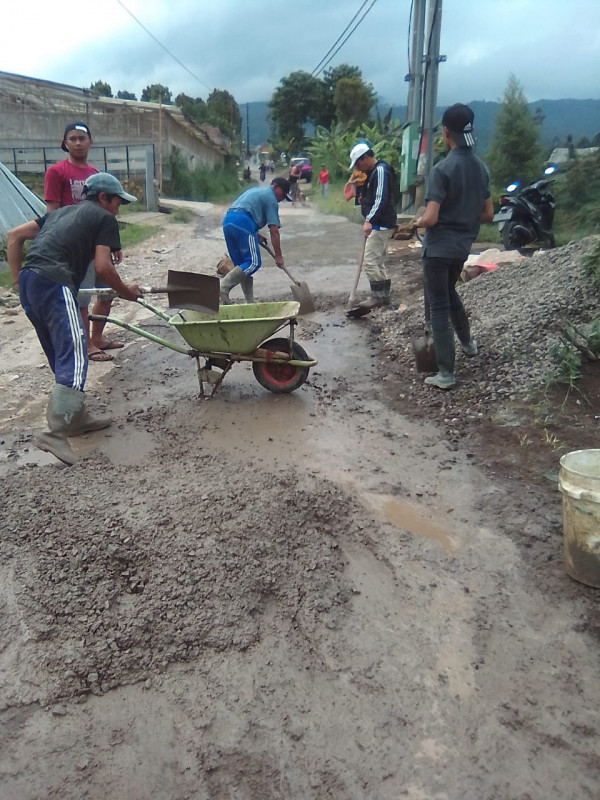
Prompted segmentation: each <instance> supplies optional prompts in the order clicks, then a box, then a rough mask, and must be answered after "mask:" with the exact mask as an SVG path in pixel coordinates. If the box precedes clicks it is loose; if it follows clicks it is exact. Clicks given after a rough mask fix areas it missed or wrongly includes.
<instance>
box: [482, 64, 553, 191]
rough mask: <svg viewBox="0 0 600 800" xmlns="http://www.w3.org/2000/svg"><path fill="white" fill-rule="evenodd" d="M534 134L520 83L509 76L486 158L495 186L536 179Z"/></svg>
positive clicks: (537, 161) (539, 163) (537, 150)
mask: <svg viewBox="0 0 600 800" xmlns="http://www.w3.org/2000/svg"><path fill="white" fill-rule="evenodd" d="M538 131H539V129H538V127H536V125H535V124H534V121H533V118H532V116H531V112H530V111H529V108H528V106H527V100H526V99H525V95H524V94H523V89H522V87H521V84H520V83H519V81H518V80H517V79H516V77H515V76H514V75H511V76H510V77H509V79H508V84H507V87H506V89H505V91H504V95H503V97H502V100H501V104H500V109H499V110H498V113H497V115H496V120H495V126H494V132H493V134H492V141H491V144H490V149H489V152H488V155H487V159H486V161H487V165H488V167H489V169H490V173H491V176H492V181H493V182H494V184H495V185H496V186H505V185H506V184H507V183H508V182H509V181H514V180H519V181H521V182H525V183H529V182H530V181H532V180H533V179H534V178H535V177H537V175H538V174H539V172H540V170H541V166H542V157H541V150H540V146H539V142H538Z"/></svg>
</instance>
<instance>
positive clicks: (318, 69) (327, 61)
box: [312, 0, 377, 78]
mask: <svg viewBox="0 0 600 800" xmlns="http://www.w3.org/2000/svg"><path fill="white" fill-rule="evenodd" d="M368 2H369V0H364V2H363V4H362V5H361V7H360V8H359V9H358V11H357V12H356V14H355V15H354V16H353V17H352V19H351V20H350V22H349V23H348V24H347V25H346V27H345V28H344V30H343V31H342V32H341V33H340V35H339V36H338V38H337V39H336V40H335V42H334V43H333V44H332V45H331V47H330V48H329V50H328V51H327V52H326V53H325V55H324V56H323V58H322V59H321V60H320V61H319V63H318V64H317V66H316V67H315V68H314V69H313V71H312V75H313V77H315V78H316V77H317V76H318V75H320V73H321V72H323V70H324V69H325V67H326V66H327V65H328V64H330V63H331V61H332V60H333V59H334V58H335V56H336V55H337V54H338V53H339V51H340V50H341V49H342V47H343V46H344V45H345V44H346V42H347V41H348V39H349V38H350V37H351V36H352V34H353V33H354V31H355V30H356V29H357V28H358V26H359V25H360V24H361V22H362V21H363V20H364V18H365V17H366V16H367V14H368V13H369V11H370V10H371V9H372V8H373V6H374V5H375V3H376V2H377V0H372V1H371V5H370V6H369V8H368V9H367V10H366V11H365V13H364V14H363V15H362V17H361V18H360V19H359V20H358V22H357V23H356V25H355V26H354V27H353V28H352V30H351V31H350V32H349V33H348V35H347V36H346V38H345V39H344V40H343V42H341V43H340V45H339V47H337V49H334V48H336V45H337V44H338V42H339V41H340V39H342V37H343V36H344V35H345V34H346V32H347V31H348V29H349V28H350V26H351V25H352V23H353V22H354V20H355V19H356V18H357V17H358V15H359V14H360V12H361V11H362V10H363V8H364V7H365V6H366V5H367V3H368ZM332 50H333V51H334V52H332ZM330 54H331V55H330Z"/></svg>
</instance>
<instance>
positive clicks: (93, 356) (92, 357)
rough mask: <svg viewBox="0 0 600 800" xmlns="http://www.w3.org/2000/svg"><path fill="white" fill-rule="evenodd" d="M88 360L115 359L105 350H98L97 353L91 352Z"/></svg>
mask: <svg viewBox="0 0 600 800" xmlns="http://www.w3.org/2000/svg"><path fill="white" fill-rule="evenodd" d="M88 361H113V357H112V356H111V355H109V354H108V353H105V352H104V350H98V352H97V353H89V354H88Z"/></svg>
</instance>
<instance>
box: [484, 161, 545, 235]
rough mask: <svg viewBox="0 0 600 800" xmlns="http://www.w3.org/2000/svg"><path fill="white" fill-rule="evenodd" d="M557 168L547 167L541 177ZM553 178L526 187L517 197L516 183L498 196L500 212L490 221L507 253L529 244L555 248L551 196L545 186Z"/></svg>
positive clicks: (517, 186) (517, 185)
mask: <svg viewBox="0 0 600 800" xmlns="http://www.w3.org/2000/svg"><path fill="white" fill-rule="evenodd" d="M555 171H556V167H546V169H545V170H544V175H546V176H548V175H552V174H553V173H554V172H555ZM551 183H554V179H552V180H547V179H542V180H540V181H536V182H535V183H530V184H529V186H525V188H524V189H521V191H520V192H518V194H512V192H516V190H517V189H518V188H519V184H518V183H511V184H509V185H508V186H507V187H506V191H507V192H509V194H503V195H502V196H501V197H500V210H499V211H498V213H497V214H494V217H493V222H497V223H498V230H499V231H500V233H501V234H502V244H503V245H504V247H505V248H506V250H515V249H517V250H518V249H519V248H520V247H524V246H525V245H527V244H531V243H532V242H547V243H548V246H549V247H554V233H553V231H552V223H553V221H554V208H555V206H556V202H555V200H554V196H553V195H552V194H551V192H550V191H549V190H548V186H549V185H550V184H551Z"/></svg>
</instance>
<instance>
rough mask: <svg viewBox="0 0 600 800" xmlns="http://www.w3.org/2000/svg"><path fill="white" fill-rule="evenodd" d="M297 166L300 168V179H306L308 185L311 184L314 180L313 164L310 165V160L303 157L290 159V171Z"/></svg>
mask: <svg viewBox="0 0 600 800" xmlns="http://www.w3.org/2000/svg"><path fill="white" fill-rule="evenodd" d="M296 164H298V166H299V167H300V177H301V178H304V180H305V181H306V182H307V183H310V181H311V180H312V164H311V163H310V159H309V158H304V157H303V156H296V157H295V158H290V169H291V168H292V167H293V166H295V165H296Z"/></svg>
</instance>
